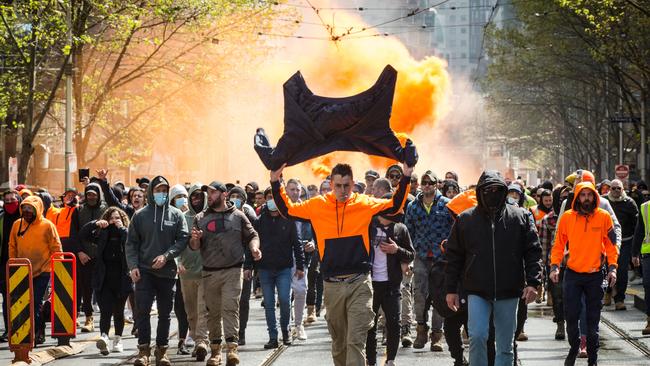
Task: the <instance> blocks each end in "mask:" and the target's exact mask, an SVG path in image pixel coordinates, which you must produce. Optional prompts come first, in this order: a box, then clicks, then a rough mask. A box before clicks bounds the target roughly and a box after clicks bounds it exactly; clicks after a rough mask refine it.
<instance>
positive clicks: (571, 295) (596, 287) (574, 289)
mask: <svg viewBox="0 0 650 366" xmlns="http://www.w3.org/2000/svg"><path fill="white" fill-rule="evenodd" d="M602 285H603V273H602V272H600V271H599V272H596V273H577V272H574V271H572V270H570V269H568V268H567V269H566V270H565V273H564V316H565V317H566V332H567V337H568V340H569V345H570V346H571V350H570V351H569V352H571V353H572V354H573V353H575V354H577V353H578V350H579V347H580V330H579V329H578V319H580V311H581V309H582V296H583V295H584V296H585V305H586V307H587V309H586V310H587V361H588V363H589V364H594V363H596V362H597V360H598V347H599V344H598V323H599V322H600V310H601V308H602V300H603V295H604V293H605V291H604V289H603V287H602Z"/></svg>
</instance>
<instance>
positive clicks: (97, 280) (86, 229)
mask: <svg viewBox="0 0 650 366" xmlns="http://www.w3.org/2000/svg"><path fill="white" fill-rule="evenodd" d="M96 223H97V221H96V220H93V221H91V222H89V223H87V224H86V225H84V226H83V227H82V228H81V231H79V239H80V240H82V241H84V242H93V243H95V244H96V245H97V247H96V251H95V256H94V257H93V260H94V265H93V277H92V287H93V290H95V291H100V290H101V289H102V287H103V286H104V278H105V277H106V263H105V262H104V256H103V253H104V249H105V248H106V244H107V243H108V240H109V228H106V229H100V228H98V227H97V225H96ZM115 230H118V231H119V235H120V245H121V246H122V248H121V249H122V251H121V252H122V267H121V268H120V269H119V271H121V273H122V276H120V279H121V286H120V290H121V294H122V295H127V294H129V293H130V292H131V291H133V287H132V285H131V277H130V276H129V268H128V266H127V265H126V255H125V254H124V253H125V251H124V245H125V244H126V238H127V235H128V234H127V229H126V228H121V229H115ZM113 269H114V268H113Z"/></svg>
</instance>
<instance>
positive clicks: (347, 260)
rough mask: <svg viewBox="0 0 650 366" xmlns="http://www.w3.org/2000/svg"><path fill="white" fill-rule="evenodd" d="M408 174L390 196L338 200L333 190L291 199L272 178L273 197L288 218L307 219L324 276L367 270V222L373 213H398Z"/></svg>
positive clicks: (363, 195) (355, 195)
mask: <svg viewBox="0 0 650 366" xmlns="http://www.w3.org/2000/svg"><path fill="white" fill-rule="evenodd" d="M409 183H410V177H402V180H401V181H400V183H399V187H398V189H397V191H396V192H395V194H394V195H393V198H392V199H379V198H374V197H370V196H367V195H365V194H358V193H352V195H351V196H350V198H349V199H348V200H347V201H346V202H343V203H342V202H338V201H337V200H336V196H335V195H334V193H333V192H330V193H328V194H327V195H325V196H317V197H314V198H312V199H310V200H307V201H305V202H300V203H293V202H291V200H290V199H289V197H288V196H287V193H286V191H285V189H284V187H282V186H281V185H280V183H279V182H271V187H272V189H273V200H274V201H275V203H276V205H277V206H278V209H279V211H280V213H281V214H282V215H283V216H285V217H289V218H299V219H304V220H310V221H311V224H312V227H313V229H314V232H315V233H316V239H317V241H318V253H319V254H320V257H321V268H322V272H323V277H331V276H338V275H348V274H354V273H364V272H368V271H369V269H370V268H369V263H370V261H369V256H370V238H369V226H370V221H371V220H372V217H373V216H375V215H377V214H379V213H382V214H387V215H394V214H396V213H398V212H399V211H400V210H401V209H402V207H403V206H404V203H405V202H406V199H407V197H408V195H407V192H408V191H409V186H410V184H409Z"/></svg>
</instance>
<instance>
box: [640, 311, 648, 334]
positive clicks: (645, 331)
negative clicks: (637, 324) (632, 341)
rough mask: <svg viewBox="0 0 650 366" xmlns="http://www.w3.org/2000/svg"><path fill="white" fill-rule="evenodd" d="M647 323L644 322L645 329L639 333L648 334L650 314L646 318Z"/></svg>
mask: <svg viewBox="0 0 650 366" xmlns="http://www.w3.org/2000/svg"><path fill="white" fill-rule="evenodd" d="M647 322H648V324H646V326H645V329H644V330H642V331H641V334H643V335H648V334H650V316H648V319H647Z"/></svg>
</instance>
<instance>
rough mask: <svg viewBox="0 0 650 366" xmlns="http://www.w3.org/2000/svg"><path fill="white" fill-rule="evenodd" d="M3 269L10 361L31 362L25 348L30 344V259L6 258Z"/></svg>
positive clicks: (31, 299) (32, 318)
mask: <svg viewBox="0 0 650 366" xmlns="http://www.w3.org/2000/svg"><path fill="white" fill-rule="evenodd" d="M6 273H7V294H8V296H7V310H8V315H9V317H8V319H9V349H10V350H11V351H12V352H13V353H14V360H13V362H14V363H15V362H21V361H22V362H26V363H31V362H32V361H31V359H30V358H29V351H31V350H32V348H34V301H33V299H34V289H33V288H32V283H33V282H32V263H31V262H30V261H29V259H27V258H10V259H9V261H7V268H6Z"/></svg>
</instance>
